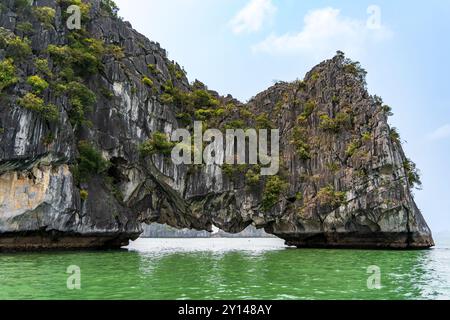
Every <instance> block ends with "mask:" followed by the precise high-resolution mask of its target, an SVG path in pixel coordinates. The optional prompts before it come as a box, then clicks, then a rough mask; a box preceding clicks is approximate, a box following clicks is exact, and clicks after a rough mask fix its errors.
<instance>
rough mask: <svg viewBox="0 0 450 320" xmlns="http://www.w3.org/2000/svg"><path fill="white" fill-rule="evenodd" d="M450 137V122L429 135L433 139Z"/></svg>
mask: <svg viewBox="0 0 450 320" xmlns="http://www.w3.org/2000/svg"><path fill="white" fill-rule="evenodd" d="M447 138H450V124H446V125H444V126H442V127H440V128H438V129H436V130H435V131H434V132H432V133H431V134H429V135H428V139H430V140H432V141H437V140H443V139H447Z"/></svg>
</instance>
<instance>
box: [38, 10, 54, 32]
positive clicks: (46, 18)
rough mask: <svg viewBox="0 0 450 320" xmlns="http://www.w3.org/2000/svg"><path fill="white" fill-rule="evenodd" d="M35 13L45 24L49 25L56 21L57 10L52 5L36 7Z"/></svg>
mask: <svg viewBox="0 0 450 320" xmlns="http://www.w3.org/2000/svg"><path fill="white" fill-rule="evenodd" d="M33 13H34V15H35V16H36V18H37V19H38V20H39V22H41V23H42V24H44V25H45V26H47V27H49V26H51V25H53V23H54V21H55V16H56V11H55V9H53V8H50V7H34V8H33Z"/></svg>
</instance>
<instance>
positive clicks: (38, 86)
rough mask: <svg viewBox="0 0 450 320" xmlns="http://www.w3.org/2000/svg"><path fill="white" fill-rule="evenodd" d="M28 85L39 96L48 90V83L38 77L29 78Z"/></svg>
mask: <svg viewBox="0 0 450 320" xmlns="http://www.w3.org/2000/svg"><path fill="white" fill-rule="evenodd" d="M27 83H28V84H29V85H30V86H31V87H32V88H33V91H34V92H35V93H38V94H39V93H41V92H42V91H44V90H45V89H47V88H48V82H47V81H45V80H44V79H42V78H41V77H39V76H37V75H34V76H30V77H28V79H27Z"/></svg>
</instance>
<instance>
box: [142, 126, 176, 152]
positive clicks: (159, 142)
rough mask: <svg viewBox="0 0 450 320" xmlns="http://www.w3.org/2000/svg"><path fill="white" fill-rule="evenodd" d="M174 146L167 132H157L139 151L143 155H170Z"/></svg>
mask: <svg viewBox="0 0 450 320" xmlns="http://www.w3.org/2000/svg"><path fill="white" fill-rule="evenodd" d="M174 146H175V144H174V143H172V142H171V141H169V139H168V137H167V135H166V134H165V133H162V132H155V133H153V135H152V137H151V138H150V139H149V140H147V141H145V142H144V143H143V144H141V145H140V146H139V153H140V154H141V156H142V157H147V156H152V155H154V154H162V155H165V156H169V155H170V154H171V153H172V149H173V148H174Z"/></svg>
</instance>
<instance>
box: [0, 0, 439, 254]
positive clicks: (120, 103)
mask: <svg viewBox="0 0 450 320" xmlns="http://www.w3.org/2000/svg"><path fill="white" fill-rule="evenodd" d="M74 2H75V1H71V0H64V1H55V0H37V1H34V4H33V6H32V7H31V8H30V7H27V6H22V7H20V6H18V5H17V2H15V1H12V0H1V11H0V26H1V29H0V38H1V39H0V60H1V63H2V64H1V65H0V71H1V72H2V77H1V80H2V82H1V84H0V89H1V96H0V250H36V249H81V248H111V247H112V248H114V247H120V246H122V245H124V244H126V243H127V242H128V240H129V239H136V238H137V237H138V236H139V234H140V233H141V232H142V229H141V223H143V222H144V223H154V222H158V223H162V224H168V225H170V226H173V227H176V228H191V229H197V230H208V231H210V230H211V227H212V225H213V224H214V225H216V226H217V227H219V228H221V229H223V230H224V231H227V232H232V233H236V232H240V231H242V230H244V229H245V228H246V227H247V226H249V225H251V224H253V225H255V226H256V227H258V228H265V230H266V231H267V232H269V233H271V234H274V235H276V236H278V237H280V238H283V239H285V240H286V241H287V243H288V244H290V245H294V246H298V247H337V248H350V247H360V248H401V249H404V248H428V247H430V246H433V245H434V244H433V239H432V236H431V231H430V229H429V228H428V226H427V224H426V222H425V220H424V218H423V217H422V215H421V213H420V211H419V210H418V208H417V206H416V204H415V202H414V199H413V196H412V192H411V189H412V188H413V186H414V183H416V182H418V179H417V175H416V172H415V167H414V164H413V163H412V162H411V161H410V160H408V159H407V158H406V156H405V155H404V153H403V150H402V146H401V142H400V140H399V138H398V135H397V133H396V131H395V130H393V129H392V128H390V127H389V125H388V115H389V113H390V110H389V108H388V107H387V106H385V105H384V104H383V103H382V101H381V99H380V98H378V97H373V96H370V95H369V94H368V92H367V90H366V86H365V81H364V77H365V73H364V71H363V70H362V69H361V67H360V66H359V64H356V63H353V62H351V61H349V60H348V59H346V58H345V57H344V56H343V54H342V53H338V54H337V55H336V56H335V57H334V58H333V59H331V60H328V61H325V62H323V63H321V64H320V65H318V66H316V67H315V68H314V69H313V70H312V71H311V72H309V73H308V74H307V75H306V77H305V79H304V80H303V81H296V82H293V83H278V84H276V85H274V86H273V87H271V88H269V89H268V90H266V91H265V92H263V93H260V94H258V95H257V96H256V97H254V98H253V99H252V100H251V101H250V102H249V103H247V104H243V103H240V102H239V101H237V100H235V99H233V97H231V96H227V97H222V96H219V95H218V94H217V93H216V92H214V91H210V90H208V89H207V87H206V86H205V85H203V84H202V83H201V82H199V81H196V82H194V83H193V84H189V82H188V80H187V78H186V74H185V72H184V70H183V69H182V68H180V66H179V65H178V64H176V63H174V62H172V61H169V60H168V58H167V54H166V52H165V51H164V50H163V49H161V48H160V46H159V44H157V43H154V42H151V41H149V40H148V39H146V38H145V37H144V36H142V35H140V34H139V33H137V32H136V31H135V30H133V29H132V27H131V25H130V24H129V23H127V22H123V21H121V20H120V19H118V18H116V17H114V14H113V13H111V12H113V11H112V10H110V9H111V8H108V7H105V6H102V5H101V3H100V1H99V0H91V1H87V2H85V3H84V5H83V7H82V8H83V30H81V31H69V30H67V28H66V26H65V18H64V17H65V16H64V15H65V13H64V12H65V8H66V7H67V6H68V5H69V4H71V3H74ZM42 8H45V9H42ZM33 76H35V77H34V78H31V79H30V77H33ZM36 76H37V77H36ZM41 80H43V81H44V82H42V81H41ZM45 83H46V84H47V85H46V84H45ZM194 120H203V121H204V122H205V123H206V124H207V125H208V127H215V128H220V129H226V128H247V127H253V128H267V129H269V128H272V127H273V128H279V129H280V134H281V142H280V144H281V145H280V148H281V155H282V156H281V161H280V165H281V168H282V170H281V171H280V174H279V175H278V176H276V177H262V176H260V175H259V169H260V168H258V167H257V166H222V167H218V166H174V165H173V164H172V162H171V161H170V160H169V159H167V156H165V155H164V153H165V152H166V150H165V148H166V147H167V146H165V141H161V136H162V134H164V133H165V134H170V133H171V132H173V130H175V129H177V128H188V129H192V123H193V121H194ZM142 146H147V147H148V148H147V149H145V148H142ZM143 150H144V151H148V150H150V151H151V152H143Z"/></svg>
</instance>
